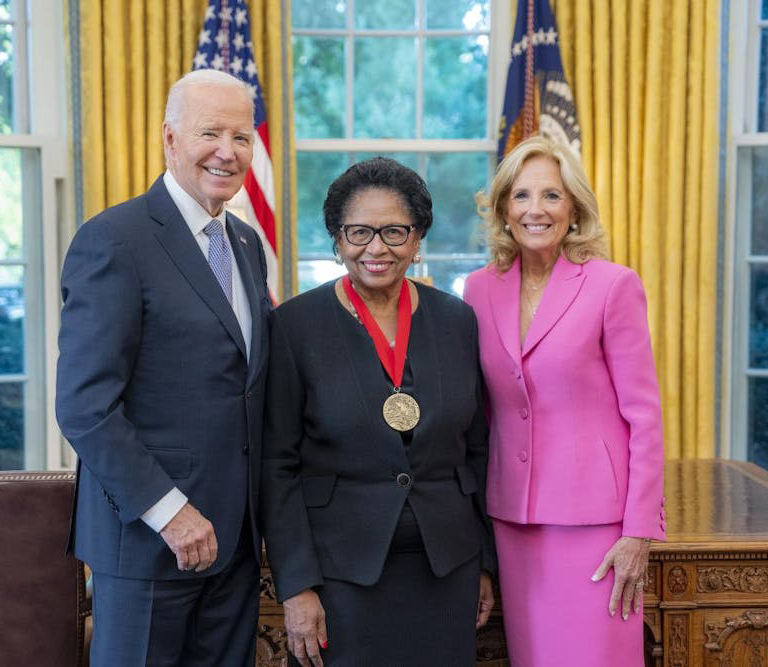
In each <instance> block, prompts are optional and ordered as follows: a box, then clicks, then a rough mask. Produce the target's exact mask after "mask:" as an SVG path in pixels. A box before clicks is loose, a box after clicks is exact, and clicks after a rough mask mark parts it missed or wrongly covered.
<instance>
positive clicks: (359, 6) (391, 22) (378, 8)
mask: <svg viewBox="0 0 768 667" xmlns="http://www.w3.org/2000/svg"><path fill="white" fill-rule="evenodd" d="M415 27H416V0H387V1H386V2H382V1H381V0H355V28H357V29H358V30H408V29H410V28H415Z"/></svg>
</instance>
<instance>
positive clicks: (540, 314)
mask: <svg viewBox="0 0 768 667" xmlns="http://www.w3.org/2000/svg"><path fill="white" fill-rule="evenodd" d="M518 276H519V272H518ZM583 282H584V272H583V270H582V266H581V264H573V263H571V262H569V261H568V260H567V259H565V257H562V256H560V257H558V259H557V262H555V266H554V268H553V269H552V275H551V276H550V278H549V282H548V283H547V286H546V288H545V289H544V294H542V296H541V303H539V307H538V309H537V310H536V315H534V317H533V321H532V322H531V326H530V328H529V329H528V334H527V335H526V337H525V342H524V343H523V357H525V356H526V355H527V354H529V353H530V352H531V350H532V349H533V348H534V347H536V345H537V344H538V343H539V341H540V340H541V339H542V338H544V336H546V335H547V333H548V332H549V331H550V330H551V329H552V327H553V326H555V324H556V323H557V321H558V320H559V319H560V318H561V317H562V316H563V314H564V313H565V311H566V310H568V307H569V306H570V305H571V304H572V303H573V300H574V299H575V298H576V295H577V294H578V293H579V290H580V289H581V285H582V283H583ZM517 293H518V295H519V293H520V287H519V282H518V289H517ZM518 311H519V309H518ZM519 330H520V327H519V325H518V332H519Z"/></svg>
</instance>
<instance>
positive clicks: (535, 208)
mask: <svg viewBox="0 0 768 667" xmlns="http://www.w3.org/2000/svg"><path fill="white" fill-rule="evenodd" d="M543 212H544V211H543V209H542V206H541V199H540V198H539V197H531V205H530V206H529V207H528V213H531V214H532V215H541V214H542V213H543Z"/></svg>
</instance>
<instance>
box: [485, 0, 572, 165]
mask: <svg viewBox="0 0 768 667" xmlns="http://www.w3.org/2000/svg"><path fill="white" fill-rule="evenodd" d="M537 131H538V132H540V133H541V134H545V135H548V136H550V137H552V138H553V139H558V140H559V141H562V142H563V143H566V144H569V145H570V146H571V148H572V149H573V150H574V151H575V152H576V153H577V154H578V153H580V152H581V128H580V127H579V119H578V117H577V115H576V106H575V105H574V101H573V95H572V94H571V89H570V88H569V86H568V82H567V81H566V80H565V74H564V72H563V63H562V61H561V59H560V44H559V41H558V34H557V26H556V24H555V17H554V16H553V14H552V9H551V8H550V6H549V0H518V3H517V19H516V21H515V34H514V36H513V37H512V49H511V59H510V61H509V70H508V72H507V89H506V93H505V95H504V110H503V111H502V114H501V122H500V124H499V147H498V158H499V161H501V160H502V159H503V158H504V156H505V155H506V154H507V153H509V151H511V150H512V149H513V148H514V147H515V146H516V145H517V144H518V143H520V142H521V141H522V140H523V139H527V138H528V137H530V136H531V135H533V134H535V133H536V132H537Z"/></svg>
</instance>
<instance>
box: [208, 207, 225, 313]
mask: <svg viewBox="0 0 768 667" xmlns="http://www.w3.org/2000/svg"><path fill="white" fill-rule="evenodd" d="M203 231H204V232H205V234H206V236H207V237H208V239H209V242H210V243H209V245H208V264H210V266H211V271H213V275H214V276H216V280H218V281H219V285H221V289H222V290H224V296H226V297H227V301H229V303H230V305H232V256H231V255H230V254H229V248H228V247H227V241H226V239H225V238H224V227H223V226H222V224H221V222H219V221H218V220H216V218H214V219H213V220H211V221H210V222H209V223H208V224H207V225H206V226H205V228H204V229H203Z"/></svg>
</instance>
